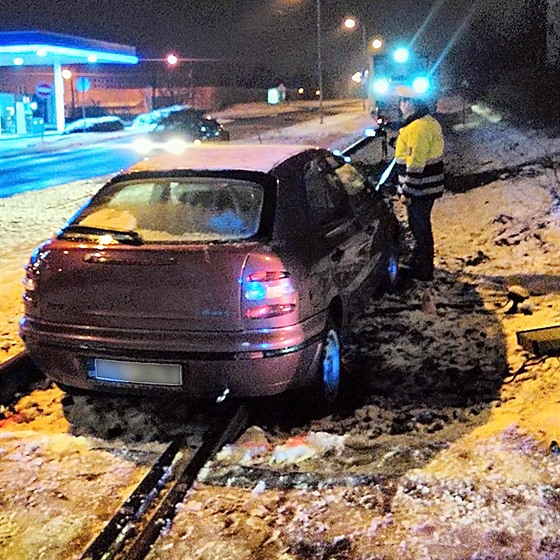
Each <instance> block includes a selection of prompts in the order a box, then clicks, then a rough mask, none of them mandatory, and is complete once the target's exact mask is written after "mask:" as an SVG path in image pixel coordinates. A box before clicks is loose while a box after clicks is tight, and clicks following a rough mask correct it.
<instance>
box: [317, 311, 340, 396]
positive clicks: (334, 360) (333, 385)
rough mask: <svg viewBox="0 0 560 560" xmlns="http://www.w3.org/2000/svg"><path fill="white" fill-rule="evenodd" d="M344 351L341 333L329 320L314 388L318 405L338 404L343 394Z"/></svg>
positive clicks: (330, 319)
mask: <svg viewBox="0 0 560 560" xmlns="http://www.w3.org/2000/svg"><path fill="white" fill-rule="evenodd" d="M342 382H343V375H342V349H341V343H340V332H339V329H338V327H337V326H336V324H335V322H334V321H333V320H332V318H329V320H328V321H327V325H326V328H325V335H324V338H323V348H322V352H321V362H320V364H319V371H318V375H317V378H316V381H315V387H314V391H313V393H314V395H313V396H314V401H315V403H316V404H318V405H329V404H331V405H332V404H336V403H337V402H338V400H339V399H340V396H341V392H342Z"/></svg>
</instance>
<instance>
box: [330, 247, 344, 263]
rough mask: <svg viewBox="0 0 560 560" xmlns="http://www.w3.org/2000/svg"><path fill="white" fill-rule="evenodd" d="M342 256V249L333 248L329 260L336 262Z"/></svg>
mask: <svg viewBox="0 0 560 560" xmlns="http://www.w3.org/2000/svg"><path fill="white" fill-rule="evenodd" d="M343 256H344V251H343V250H342V249H335V250H334V252H333V254H332V255H331V260H332V261H333V262H336V263H337V262H340V261H341V260H342V257H343Z"/></svg>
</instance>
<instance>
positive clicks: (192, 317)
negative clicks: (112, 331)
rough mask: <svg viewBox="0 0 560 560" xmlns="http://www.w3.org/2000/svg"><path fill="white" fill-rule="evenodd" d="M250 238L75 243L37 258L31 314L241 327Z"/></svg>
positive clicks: (113, 322) (171, 326)
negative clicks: (200, 242) (236, 240)
mask: <svg viewBox="0 0 560 560" xmlns="http://www.w3.org/2000/svg"><path fill="white" fill-rule="evenodd" d="M255 245H256V244H255V243H254V242H242V243H224V244H219V243H218V244H210V245H204V246H200V245H196V244H192V245H188V246H185V245H182V246H180V247H168V248H162V246H161V245H160V246H158V247H149V246H147V245H142V246H136V247H135V246H130V245H127V246H122V247H121V246H119V247H110V248H103V249H100V250H97V249H95V248H94V247H92V246H90V247H87V248H86V247H80V248H79V249H77V248H76V246H75V244H74V245H73V247H72V249H71V250H68V248H69V247H68V244H67V243H64V242H62V241H57V242H54V243H53V244H51V246H50V247H49V250H48V251H46V252H45V256H44V257H43V258H42V262H40V263H39V266H38V270H39V274H38V281H37V294H36V298H35V300H36V306H35V308H34V309H33V311H32V315H33V316H37V317H38V318H40V319H42V320H46V321H49V322H54V323H60V324H72V325H79V326H92V327H105V328H110V327H114V328H119V329H150V330H154V329H161V330H165V331H170V330H181V331H184V330H191V331H204V330H214V331H230V330H239V329H241V310H240V302H241V296H240V290H241V284H240V278H241V275H242V272H243V266H244V263H245V261H246V259H247V256H248V254H249V253H250V251H251V249H252V248H254V247H255Z"/></svg>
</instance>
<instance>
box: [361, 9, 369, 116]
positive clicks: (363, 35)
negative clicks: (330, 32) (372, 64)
mask: <svg viewBox="0 0 560 560" xmlns="http://www.w3.org/2000/svg"><path fill="white" fill-rule="evenodd" d="M362 43H363V44H362V48H363V49H364V57H365V61H364V62H365V65H364V71H363V77H364V80H363V83H364V100H363V105H362V107H363V109H364V111H365V109H366V100H367V96H368V94H367V84H368V81H367V80H366V79H365V77H366V70H367V69H368V67H369V60H368V59H369V57H368V46H367V35H366V24H365V23H364V20H363V18H362Z"/></svg>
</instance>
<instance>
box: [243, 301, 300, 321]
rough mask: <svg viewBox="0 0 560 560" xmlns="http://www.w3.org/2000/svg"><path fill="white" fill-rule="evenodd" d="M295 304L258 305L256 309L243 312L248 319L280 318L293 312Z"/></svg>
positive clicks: (250, 308) (252, 308)
mask: <svg viewBox="0 0 560 560" xmlns="http://www.w3.org/2000/svg"><path fill="white" fill-rule="evenodd" d="M295 308H296V304H295V303H280V304H278V305H258V306H257V307H249V308H248V309H247V311H246V312H245V316H246V317H247V318H248V319H270V318H271V317H280V316H281V315H286V314H288V313H292V311H295Z"/></svg>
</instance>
